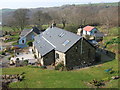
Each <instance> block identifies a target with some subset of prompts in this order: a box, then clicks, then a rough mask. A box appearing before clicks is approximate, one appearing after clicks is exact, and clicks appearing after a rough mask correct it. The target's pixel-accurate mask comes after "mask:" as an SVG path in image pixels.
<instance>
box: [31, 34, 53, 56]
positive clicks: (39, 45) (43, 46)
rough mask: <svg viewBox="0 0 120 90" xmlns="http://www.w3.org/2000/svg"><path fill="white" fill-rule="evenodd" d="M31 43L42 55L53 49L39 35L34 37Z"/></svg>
mask: <svg viewBox="0 0 120 90" xmlns="http://www.w3.org/2000/svg"><path fill="white" fill-rule="evenodd" d="M33 44H34V46H35V47H36V49H37V50H38V52H39V53H40V54H41V55H42V56H44V55H45V54H47V53H49V52H50V51H51V50H53V49H54V47H53V46H52V45H51V44H49V43H48V42H46V41H45V40H44V38H43V37H42V36H40V35H38V36H36V37H35V41H34V42H33Z"/></svg>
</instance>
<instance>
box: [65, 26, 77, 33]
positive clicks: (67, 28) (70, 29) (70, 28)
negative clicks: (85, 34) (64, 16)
mask: <svg viewBox="0 0 120 90" xmlns="http://www.w3.org/2000/svg"><path fill="white" fill-rule="evenodd" d="M78 27H79V26H78V25H67V26H66V27H65V30H67V31H70V32H73V33H76V32H77V29H78Z"/></svg>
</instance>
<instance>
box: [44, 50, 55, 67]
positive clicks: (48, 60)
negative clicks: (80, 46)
mask: <svg viewBox="0 0 120 90" xmlns="http://www.w3.org/2000/svg"><path fill="white" fill-rule="evenodd" d="M53 63H55V50H52V51H50V52H49V53H47V54H46V55H45V56H43V64H44V65H46V66H47V65H51V64H53Z"/></svg>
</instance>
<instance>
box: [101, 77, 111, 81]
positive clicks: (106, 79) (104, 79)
mask: <svg viewBox="0 0 120 90" xmlns="http://www.w3.org/2000/svg"><path fill="white" fill-rule="evenodd" d="M110 79H111V78H109V77H106V78H103V79H102V80H103V81H109V80H110Z"/></svg>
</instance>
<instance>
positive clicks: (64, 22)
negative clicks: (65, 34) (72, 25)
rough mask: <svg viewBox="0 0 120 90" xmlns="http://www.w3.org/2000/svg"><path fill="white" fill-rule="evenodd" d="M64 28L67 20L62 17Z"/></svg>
mask: <svg viewBox="0 0 120 90" xmlns="http://www.w3.org/2000/svg"><path fill="white" fill-rule="evenodd" d="M62 24H63V27H62V28H63V29H64V28H65V24H66V20H65V19H63V18H62Z"/></svg>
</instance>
